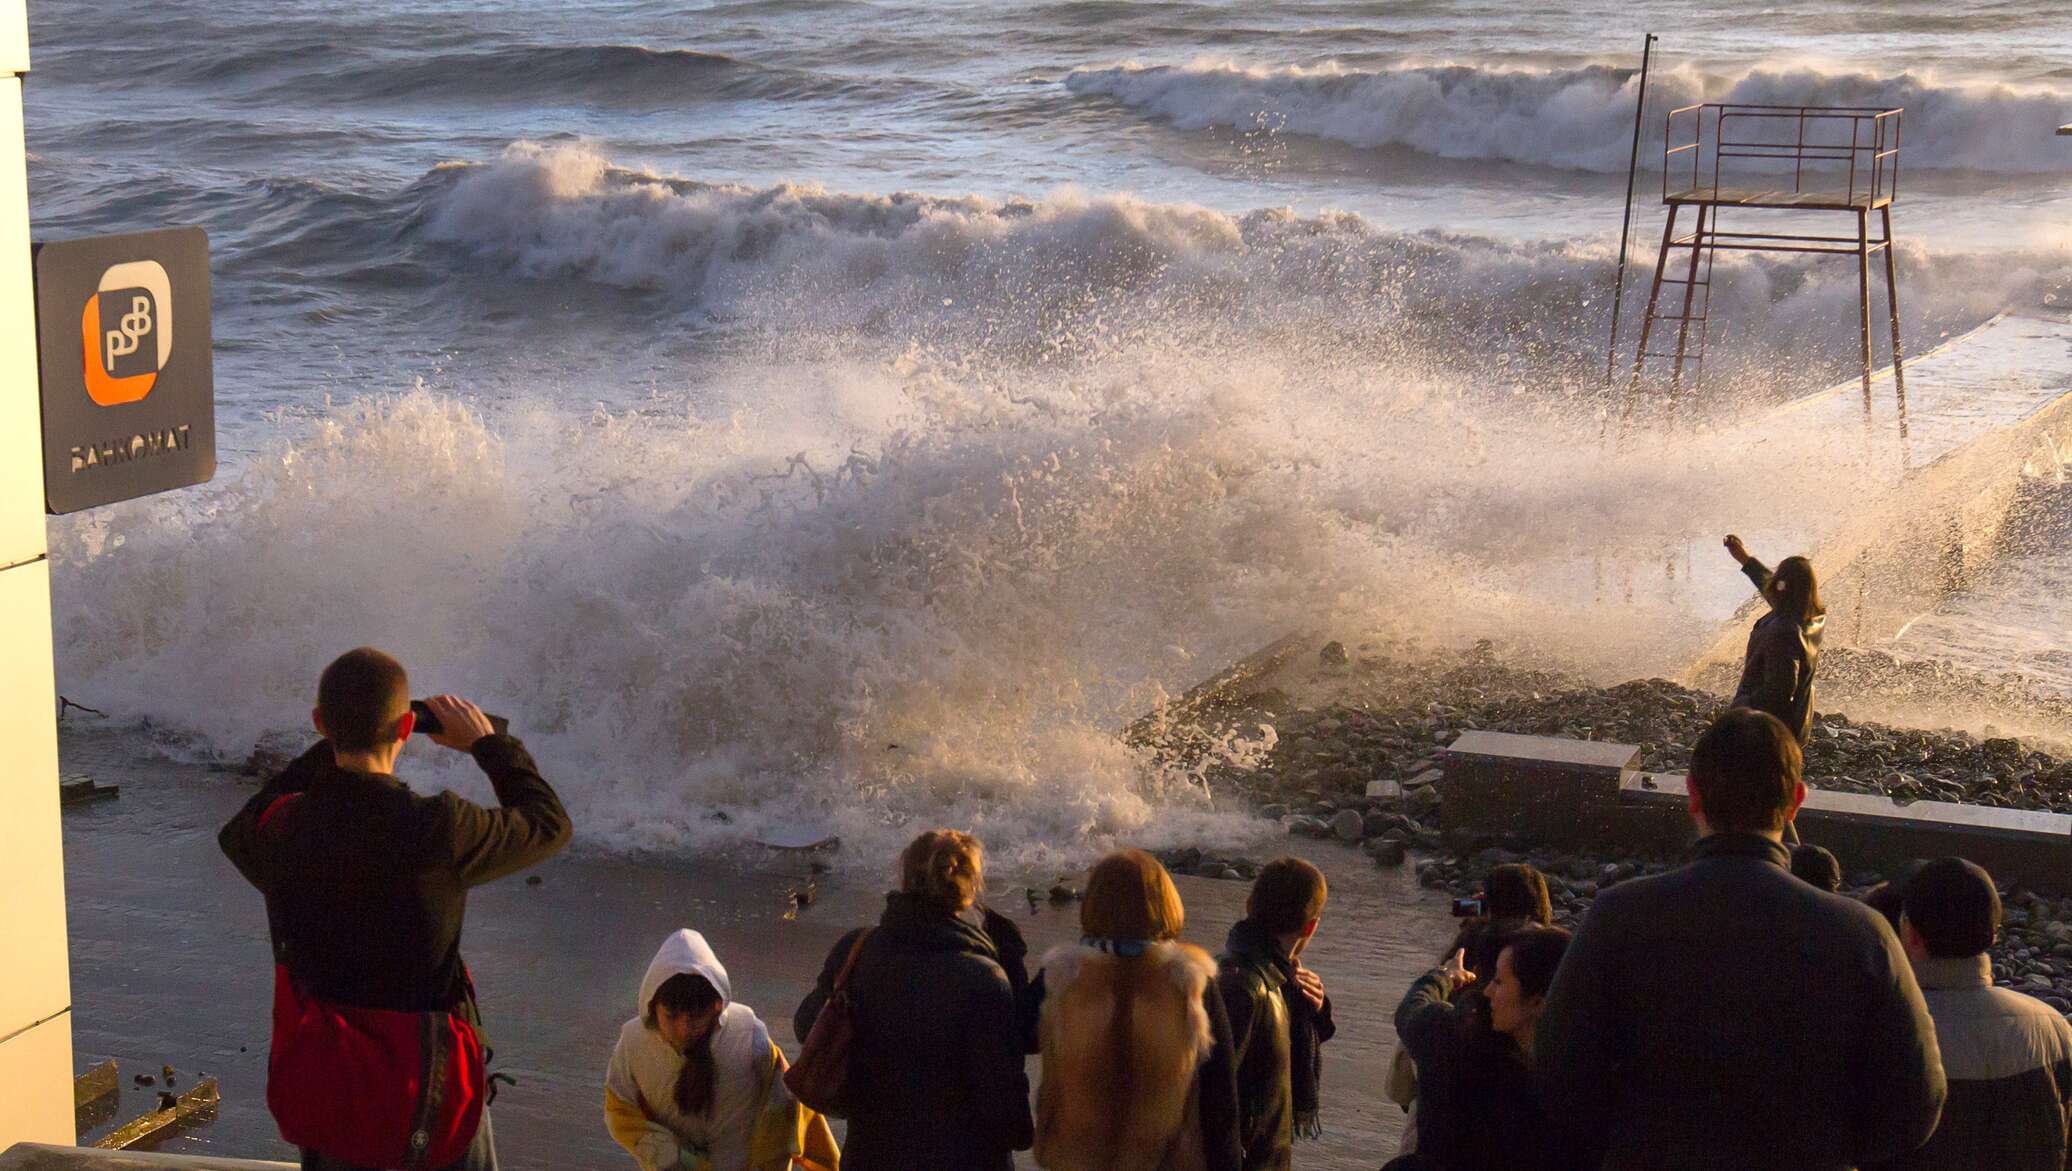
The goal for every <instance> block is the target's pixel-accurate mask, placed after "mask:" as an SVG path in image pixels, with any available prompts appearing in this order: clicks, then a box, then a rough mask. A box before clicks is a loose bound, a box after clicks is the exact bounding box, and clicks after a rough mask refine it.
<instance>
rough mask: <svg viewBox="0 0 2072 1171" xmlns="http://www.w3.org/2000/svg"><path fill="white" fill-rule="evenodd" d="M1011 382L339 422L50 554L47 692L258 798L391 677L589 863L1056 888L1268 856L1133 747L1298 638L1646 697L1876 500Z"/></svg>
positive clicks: (1850, 480) (1820, 482)
mask: <svg viewBox="0 0 2072 1171" xmlns="http://www.w3.org/2000/svg"><path fill="white" fill-rule="evenodd" d="M1005 373H1006V372H1005V371H1003V370H1001V369H998V368H980V369H977V370H974V368H973V367H971V366H970V365H969V364H967V363H961V362H946V361H942V360H938V359H937V358H935V357H933V356H931V355H929V354H927V353H926V352H921V351H914V352H908V353H904V354H902V355H900V356H898V357H896V358H894V359H890V360H886V361H881V362H876V363H869V362H856V361H853V360H851V361H835V362H825V363H818V364H811V363H808V364H799V365H795V366H789V367H773V366H770V365H768V364H765V363H763V362H760V361H758V362H753V363H744V364H742V365H740V366H738V367H737V368H734V369H731V370H727V369H723V368H716V369H715V370H714V371H713V372H712V373H711V374H710V375H709V377H710V378H711V379H712V382H711V384H710V385H705V386H701V387H699V388H697V389H696V391H695V393H694V394H693V395H691V396H690V397H692V398H694V399H695V400H696V401H698V402H700V403H703V404H708V405H706V406H701V407H690V406H683V407H679V408H677V409H676V410H675V411H674V412H673V413H665V412H664V411H662V410H661V409H659V408H657V409H653V410H649V411H646V412H642V413H620V414H611V413H597V414H593V415H590V416H587V417H582V416H577V417H571V416H570V415H569V414H568V413H567V412H566V411H565V410H563V409H560V408H557V407H555V406H554V405H553V404H551V403H544V402H528V403H517V404H512V405H509V406H505V407H502V408H497V409H495V410H494V411H492V412H485V410H484V409H483V408H481V407H478V406H475V405H471V404H470V403H468V402H466V401H465V400H461V399H457V398H455V397H452V396H450V395H446V394H442V393H438V392H435V391H433V390H430V389H426V388H418V389H415V390H412V391H409V392H407V393H404V394H401V395H398V396H394V397H376V398H363V399H357V400H353V401H351V402H348V403H344V404H340V405H338V406H336V407H334V408H332V409H331V410H330V411H329V412H328V413H327V414H325V415H324V416H322V417H321V418H320V419H319V420H318V421H317V422H316V423H315V424H314V425H313V426H310V427H307V428H294V427H287V428H285V429H284V430H283V432H282V433H281V434H280V435H279V437H278V438H276V439H275V440H274V441H273V442H272V444H271V446H270V447H269V449H268V450H267V451H266V452H265V453H264V454H263V455H262V456H260V457H257V458H254V459H252V460H250V461H249V462H248V463H247V464H246V465H245V466H244V467H243V469H242V470H241V471H239V472H237V473H236V474H234V475H229V476H226V477H225V478H224V479H223V480H221V481H219V482H218V483H217V484H215V485H212V486H210V487H208V488H206V489H201V490H197V491H194V492H191V493H186V494H182V495H177V496H166V497H160V498H155V499H150V500H144V501H138V502H134V503H131V504H127V505H123V506H119V507H116V508H111V509H108V510H105V511H102V512H97V513H94V514H90V515H87V516H84V517H75V518H67V519H65V520H63V521H60V522H57V523H56V524H55V525H54V526H53V534H52V548H53V559H54V563H55V567H56V596H57V607H58V638H59V643H60V647H61V654H60V663H61V664H62V665H61V668H60V670H61V680H62V686H63V687H64V689H65V691H66V693H67V694H68V695H72V696H74V697H75V698H78V699H80V700H82V701H84V702H90V703H92V704H93V705H94V706H96V707H99V708H102V709H103V710H111V711H116V712H120V713H125V714H147V713H148V714H149V715H150V716H151V718H152V721H153V723H154V725H155V726H158V727H160V728H162V729H174V730H179V731H181V732H184V733H186V734H189V735H193V736H196V737H199V738H200V743H201V744H202V745H204V746H205V747H206V748H209V749H212V750H214V751H216V752H220V753H223V754H227V755H230V756H233V757H234V756H238V755H241V754H242V753H243V752H245V751H246V750H247V749H248V748H249V747H250V746H251V744H252V743H253V742H254V741H255V740H256V739H258V738H260V737H261V736H264V735H267V734H278V733H299V730H300V729H301V728H302V727H303V726H304V720H305V712H306V709H307V706H308V703H309V699H308V696H309V688H310V679H311V678H312V677H313V674H314V672H315V671H316V670H317V669H318V667H320V666H321V664H322V663H323V662H325V661H327V660H328V658H329V657H331V656H332V655H335V654H337V653H338V652H339V651H341V650H343V649H345V648H347V647H349V646H352V645H356V644H359V643H376V644H380V645H383V646H387V647H389V648H391V649H393V650H395V651H396V652H397V653H399V654H400V655H402V656H403V657H404V659H405V661H406V663H407V664H409V665H410V667H411V669H412V671H413V677H414V679H415V681H416V683H417V685H418V687H419V688H420V689H421V690H433V691H457V692H462V693H466V694H472V695H476V696H478V697H480V698H482V699H483V700H484V701H485V702H489V703H491V704H493V705H494V706H495V707H496V708H497V709H498V710H500V711H503V712H505V713H507V714H509V715H510V716H512V717H513V718H514V719H515V720H516V721H517V723H518V726H519V727H520V729H521V731H522V732H524V733H526V734H527V735H528V736H529V738H530V739H531V740H532V742H533V743H534V744H535V745H536V746H537V747H538V748H539V750H540V751H541V753H542V756H543V759H545V760H546V762H547V763H548V765H549V770H550V773H551V775H553V776H555V777H556V779H557V780H559V781H561V783H562V786H563V791H564V793H565V794H566V796H567V797H568V799H569V801H570V803H571V805H572V807H573V808H574V809H575V810H576V812H577V815H578V818H579V820H580V822H581V823H582V824H583V825H584V826H585V827H586V832H587V833H588V835H590V837H591V838H592V840H596V841H600V842H609V843H614V844H619V845H635V846H654V847H683V846H687V845H695V844H698V843H722V842H728V841H738V840H740V839H742V838H744V837H752V836H753V835H754V834H755V833H756V832H758V831H759V830H760V829H763V828H766V827H770V826H781V825H793V824H797V823H800V822H809V823H811V824H814V825H820V826H826V827H828V828H830V829H832V830H834V831H836V832H839V833H842V834H844V835H846V836H849V837H851V838H852V839H853V840H856V841H858V842H859V843H863V844H866V845H867V846H869V847H870V848H877V847H880V846H885V845H887V844H888V843H890V842H892V841H893V840H894V839H896V838H897V837H898V836H899V835H900V834H902V833H905V832H907V830H908V829H910V828H911V827H912V825H914V824H916V823H918V822H921V821H947V822H950V823H954V824H962V825H969V826H972V827H975V828H977V829H979V830H980V831H981V832H983V833H985V834H986V835H987V837H988V839H989V840H991V841H993V842H995V843H997V845H998V846H999V848H1000V850H1001V851H1002V853H1003V856H1004V857H1010V858H1014V859H1018V860H1020V861H1021V862H1023V863H1028V864H1036V863H1045V862H1051V861H1056V860H1058V859H1062V858H1066V857H1076V856H1078V855H1079V854H1081V853H1083V852H1084V850H1085V849H1086V848H1087V845H1088V843H1099V842H1102V841H1112V840H1118V839H1129V840H1144V841H1149V842H1152V843H1154V844H1164V843H1176V842H1185V841H1196V842H1210V843H1214V842H1217V841H1222V842H1226V843H1228V842H1232V841H1236V840H1240V839H1242V838H1244V836H1245V835H1247V834H1250V833H1254V832H1256V830H1255V829H1253V828H1251V827H1249V826H1248V825H1247V823H1245V822H1244V821H1243V820H1242V819H1234V818H1232V817H1230V816H1229V815H1228V813H1227V812H1222V813H1218V812H1214V811H1211V810H1210V808H1209V806H1208V802H1207V800H1206V798H1205V796H1204V794H1203V793H1202V791H1201V789H1200V788H1199V786H1198V785H1197V784H1196V783H1195V779H1196V778H1195V776H1194V775H1169V774H1165V773H1161V772H1159V771H1158V770H1156V769H1155V768H1151V767H1149V765H1150V761H1149V758H1148V757H1146V756H1145V755H1144V754H1142V753H1141V752H1139V751H1137V750H1135V749H1133V748H1131V747H1129V746H1126V745H1125V744H1124V743H1123V742H1122V740H1121V739H1120V737H1119V735H1118V733H1119V732H1120V730H1121V729H1122V728H1123V727H1124V726H1125V725H1127V724H1128V723H1129V722H1130V721H1131V720H1132V719H1134V718H1135V717H1137V716H1138V715H1141V714H1142V713H1144V712H1146V711H1148V710H1151V709H1152V708H1154V707H1155V706H1157V704H1158V703H1160V702H1161V701H1163V700H1164V699H1165V698H1167V697H1169V696H1170V695H1173V694H1177V693H1178V692H1179V691H1180V690H1182V689H1184V688H1185V687H1187V686H1189V685H1191V684H1192V683H1194V682H1196V681H1198V680H1199V679H1200V678H1202V677H1204V676H1205V675H1207V674H1209V673H1211V672H1213V671H1214V670H1215V669H1217V668H1218V667H1220V665H1222V664H1223V663H1225V662H1228V661H1230V660H1231V659H1233V658H1235V657H1237V656H1239V655H1241V654H1243V653H1246V652H1249V651H1250V650H1252V649H1254V648H1255V647H1257V646H1258V645H1260V644H1262V643H1264V642H1266V641H1268V640H1269V639H1271V638H1274V637H1276V636H1278V635H1280V634H1282V633H1284V632H1286V631H1288V630H1291V629H1294V630H1300V629H1318V628H1329V629H1340V630H1370V631H1378V632H1388V633H1390V634H1392V635H1397V636H1403V637H1410V638H1415V639H1418V640H1420V641H1421V642H1423V643H1425V644H1427V645H1435V646H1446V645H1455V644H1460V643H1464V642H1467V641H1471V640H1474V639H1480V638H1495V639H1497V640H1498V642H1499V644H1500V645H1501V646H1502V647H1503V648H1504V649H1505V652H1506V653H1507V654H1509V655H1512V656H1514V657H1515V658H1516V659H1517V660H1518V661H1533V660H1536V659H1540V660H1547V661H1557V662H1563V663H1571V664H1578V665H1580V666H1582V667H1584V668H1585V669H1588V670H1591V671H1595V672H1602V673H1604V674H1607V675H1621V676H1622V675H1624V674H1627V673H1635V672H1639V673H1647V672H1653V671H1659V670H1663V669H1667V668H1669V667H1671V666H1672V665H1674V664H1676V663H1678V662H1679V661H1681V659H1682V658H1683V657H1685V656H1687V655H1688V654H1689V653H1691V649H1692V647H1693V646H1694V645H1695V644H1696V643H1697V642H1699V641H1702V640H1704V639H1705V638H1707V637H1709V636H1710V634H1711V632H1712V630H1713V625H1712V620H1711V619H1708V618H1706V617H1705V616H1704V613H1703V611H1704V607H1703V606H1702V605H1699V604H1697V603H1696V602H1694V595H1693V592H1692V591H1693V590H1694V589H1696V588H1699V587H1697V586H1696V585H1695V584H1694V583H1693V582H1692V581H1691V580H1690V578H1689V575H1688V574H1686V573H1684V572H1682V571H1681V570H1679V571H1678V572H1677V573H1674V574H1672V575H1670V577H1669V578H1667V579H1665V578H1662V577H1660V576H1659V574H1657V575H1655V576H1653V577H1650V576H1649V575H1648V574H1646V573H1643V574H1641V575H1640V577H1639V579H1638V580H1637V582H1636V580H1635V579H1634V578H1633V576H1632V575H1631V574H1630V573H1629V572H1627V570H1630V568H1631V567H1634V566H1645V565H1648V564H1650V563H1655V564H1659V563H1660V562H1661V560H1662V558H1663V557H1664V555H1665V553H1667V552H1669V551H1677V550H1683V549H1685V548H1686V547H1687V545H1688V542H1689V540H1690V534H1691V533H1692V532H1693V531H1702V532H1709V531H1710V530H1712V529H1715V528H1717V529H1721V530H1722V531H1724V530H1725V529H1726V528H1728V527H1730V526H1732V525H1733V524H1734V523H1735V521H1736V519H1737V517H1739V516H1745V515H1750V514H1762V513H1764V512H1769V511H1779V510H1784V509H1788V508H1836V507H1843V506H1844V505H1845V503H1846V501H1847V500H1849V499H1850V498H1851V496H1852V494H1854V493H1856V492H1858V491H1859V490H1860V488H1859V485H1858V483H1857V481H1856V480H1855V479H1854V473H1853V472H1852V471H1851V470H1850V469H1849V468H1848V467H1847V466H1846V465H1838V464H1836V463H1835V462H1834V461H1833V460H1832V458H1831V456H1830V454H1829V453H1828V451H1827V450H1826V449H1827V448H1828V447H1829V446H1831V445H1829V444H1827V443H1826V442H1825V439H1824V437H1820V436H1807V437H1804V443H1803V445H1802V446H1803V450H1794V448H1793V445H1792V444H1791V443H1790V442H1783V443H1780V444H1777V445H1772V446H1768V447H1764V448H1761V449H1741V450H1728V451H1715V450H1710V449H1708V448H1707V446H1706V445H1705V444H1703V443H1702V442H1700V441H1698V440H1692V439H1689V438H1681V439H1680V438H1677V437H1673V436H1664V437H1658V438H1654V439H1651V440H1649V441H1648V442H1647V443H1646V444H1645V445H1643V447H1642V449H1640V450H1636V451H1633V452H1630V453H1628V454H1627V455H1624V456H1619V455H1616V454H1613V453H1609V452H1607V451H1605V450H1604V449H1602V448H1600V447H1599V446H1598V445H1597V443H1596V441H1595V426H1594V422H1592V421H1590V420H1587V419H1578V420H1575V421H1573V422H1572V423H1566V424H1565V423H1563V422H1561V421H1560V419H1559V418H1558V417H1555V418H1544V417H1532V416H1523V415H1520V414H1518V413H1517V412H1515V411H1512V410H1507V409H1505V408H1504V404H1498V405H1497V406H1496V407H1494V408H1489V407H1485V406H1483V405H1480V404H1479V403H1478V401H1477V399H1476V398H1475V397H1474V396H1470V395H1464V394H1462V393H1460V392H1459V388H1455V387H1449V386H1446V385H1444V384H1433V383H1431V382H1429V381H1420V380H1419V379H1418V378H1417V377H1416V376H1415V375H1413V374H1408V373H1399V372H1396V371H1391V370H1386V369H1367V368H1348V367H1336V368H1330V369H1291V368H1290V367H1288V366H1286V365H1285V364H1283V363H1282V362H1281V361H1280V359H1279V356H1277V355H1273V354H1245V353H1243V352H1239V351H1233V350H1224V351H1220V352H1215V353H1191V352H1185V351H1175V350H1172V349H1160V348H1157V347H1154V346H1150V345H1148V344H1135V345H1131V346H1125V347H1120V348H1118V349H1116V350H1114V351H1112V352H1110V353H1108V354H1107V355H1105V356H1104V357H1102V358H1101V360H1099V361H1098V362H1082V363H1078V364H1075V365H1074V368H1073V369H1071V370H1057V371H1052V372H1049V373H1045V372H1043V371H1041V370H1035V369H1026V370H1019V371H1016V372H1014V377H1012V378H1007V377H1004V374H1005ZM765 392H767V394H765ZM759 400H761V401H760V405H759ZM722 401H724V402H727V403H728V404H729V405H728V406H727V407H726V408H725V409H724V410H715V409H713V408H712V407H711V406H710V405H709V404H712V403H716V402H722ZM1593 559H1595V564H1596V566H1597V569H1596V570H1595V571H1594V572H1596V573H1597V574H1598V575H1599V580H1597V581H1596V582H1594V583H1593V581H1592V579H1591V575H1592V573H1593V569H1592V564H1593ZM1605 566H1610V567H1611V569H1610V570H1609V574H1608V576H1607V575H1606V574H1607V571H1606V570H1605V568H1604V567H1605ZM1621 567H1626V568H1625V569H1622V568H1621ZM1701 592H1702V590H1701ZM303 734H306V733H303ZM1268 736H1270V732H1268V731H1267V730H1266V729H1259V730H1258V732H1257V735H1256V736H1249V737H1247V738H1245V739H1244V740H1241V741H1238V742H1233V743H1231V744H1229V745H1227V746H1226V750H1227V751H1228V752H1230V753H1233V754H1243V753H1246V752H1251V751H1256V745H1257V742H1259V741H1261V740H1265V738H1266V737H1268ZM1266 742H1268V743H1270V740H1266ZM413 767H416V766H413ZM461 771H462V773H463V775H461V776H455V775H454V774H452V773H448V774H445V775H444V776H443V777H442V778H441V779H444V780H447V781H451V782H453V783H463V784H471V783H473V782H471V781H468V780H467V779H466V778H465V776H464V770H461ZM433 775H434V776H439V775H440V774H433ZM718 814H724V816H725V818H726V820H724V821H722V820H717V819H716V817H715V815H718Z"/></svg>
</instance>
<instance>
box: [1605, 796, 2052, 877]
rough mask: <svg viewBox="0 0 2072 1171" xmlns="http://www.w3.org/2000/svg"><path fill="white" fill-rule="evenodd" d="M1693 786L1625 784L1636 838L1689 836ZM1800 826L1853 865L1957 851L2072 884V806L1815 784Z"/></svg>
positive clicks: (1990, 864)
mask: <svg viewBox="0 0 2072 1171" xmlns="http://www.w3.org/2000/svg"><path fill="white" fill-rule="evenodd" d="M1689 793H1690V784H1689V781H1688V780H1687V779H1686V778H1684V777H1683V776H1681V775H1678V774H1675V773H1649V774H1643V775H1639V776H1635V777H1634V778H1632V779H1631V780H1630V781H1628V782H1627V783H1626V784H1625V785H1624V786H1622V787H1621V790H1620V793H1619V799H1620V802H1621V804H1622V805H1623V806H1624V807H1625V809H1626V811H1627V816H1626V818H1625V819H1624V820H1625V821H1626V822H1627V824H1628V832H1629V834H1631V836H1632V838H1633V840H1635V841H1637V842H1651V843H1653V844H1657V845H1669V846H1673V845H1675V844H1677V843H1679V842H1687V841H1689V840H1690V837H1691V828H1690V821H1689V819H1688V817H1687V816H1686V814H1685V812H1684V810H1685V806H1686V804H1687V802H1688V800H1689V796H1688V795H1689ZM1650 822H1652V824H1650ZM1798 827H1799V835H1800V836H1801V837H1802V838H1804V839H1805V840H1806V841H1807V842H1809V843H1811V844H1813V845H1816V846H1825V847H1827V848H1828V849H1830V850H1832V851H1834V853H1835V856H1836V857H1838V858H1840V859H1841V860H1842V865H1843V866H1844V867H1845V868H1847V869H1858V868H1869V869H1872V870H1877V871H1881V872H1889V871H1890V870H1892V869H1893V868H1894V867H1897V866H1900V865H1902V864H1904V863H1906V862H1909V861H1912V860H1914V859H1916V858H1942V857H1948V856H1956V857H1960V858H1969V859H1971V860H1972V861H1973V862H1976V863H1978V864H1979V865H1980V866H1983V867H1985V868H1986V871H1987V872H1988V873H1990V874H1991V875H1992V876H1993V878H1994V880H1995V881H1996V882H2000V883H2003V884H2008V885H2013V886H2022V887H2027V888H2028V889H2030V890H2032V891H2037V892H2039V893H2043V894H2054V895H2055V894H2063V893H2066V892H2067V891H2072V814H2064V813H2051V812H2048V811H2045V810H2040V809H2000V808H1997V807H1995V806H1990V805H1960V804H1957V803H1955V802H1950V801H1907V802H1901V801H1895V800H1893V799H1892V798H1890V797H1881V796H1878V795H1876V794H1873V793H1841V792H1835V791H1832V790H1826V789H1809V790H1808V791H1807V793H1806V803H1805V805H1803V806H1801V807H1800V809H1799V816H1798Z"/></svg>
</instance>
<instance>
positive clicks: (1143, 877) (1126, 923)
mask: <svg viewBox="0 0 2072 1171" xmlns="http://www.w3.org/2000/svg"><path fill="white" fill-rule="evenodd" d="M1186 925H1187V910H1186V908H1185V907H1183V906H1181V905H1180V892H1179V890H1178V889H1177V888H1175V887H1174V886H1173V876H1172V875H1170V874H1167V873H1166V868H1165V867H1164V866H1161V865H1159V862H1158V859H1156V858H1154V857H1152V856H1151V855H1149V854H1147V853H1145V852H1144V851H1142V850H1117V851H1116V852H1114V853H1113V854H1110V855H1108V856H1107V857H1106V858H1103V859H1101V860H1100V861H1099V862H1096V863H1095V864H1094V868H1093V869H1092V870H1091V871H1089V872H1088V873H1087V876H1086V901H1085V902H1083V903H1081V904H1080V905H1079V929H1080V930H1081V931H1083V932H1085V933H1086V934H1088V935H1091V936H1095V937H1097V938H1101V939H1148V940H1161V939H1178V938H1179V937H1180V930H1181V929H1182V928H1183V927H1185V926H1186Z"/></svg>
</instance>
